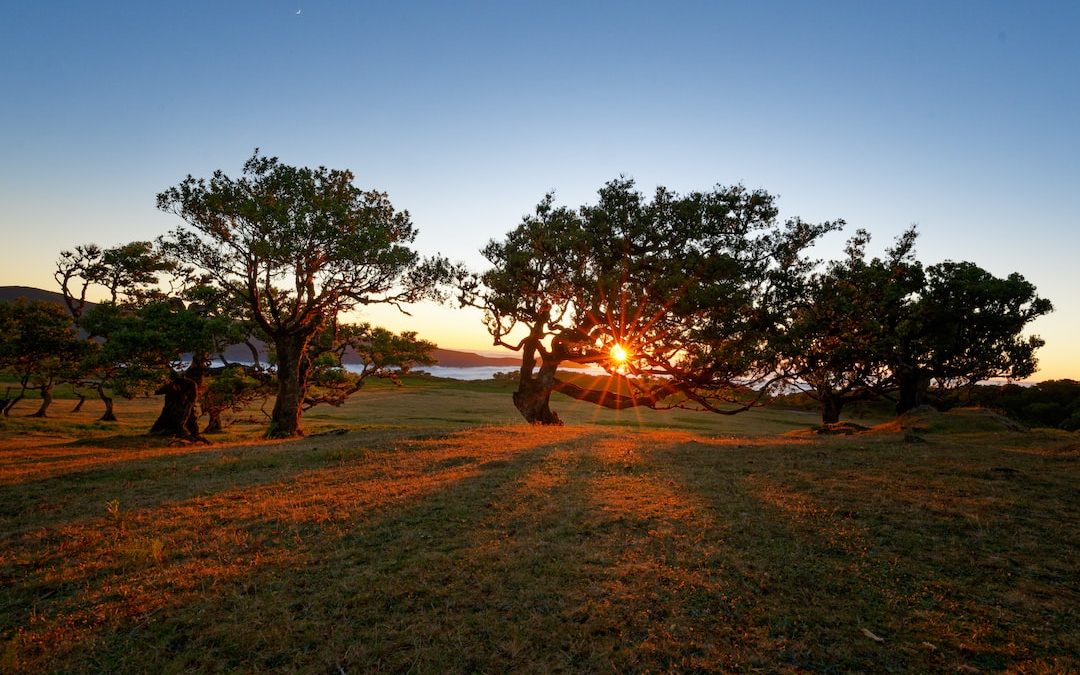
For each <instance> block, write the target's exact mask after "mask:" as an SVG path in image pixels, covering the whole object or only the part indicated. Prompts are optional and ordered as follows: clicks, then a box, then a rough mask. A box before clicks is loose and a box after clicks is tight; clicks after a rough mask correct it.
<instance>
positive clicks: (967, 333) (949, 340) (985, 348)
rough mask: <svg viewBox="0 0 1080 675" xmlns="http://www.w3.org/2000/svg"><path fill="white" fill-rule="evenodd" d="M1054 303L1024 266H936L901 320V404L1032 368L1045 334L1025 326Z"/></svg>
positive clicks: (896, 363) (897, 363) (896, 360)
mask: <svg viewBox="0 0 1080 675" xmlns="http://www.w3.org/2000/svg"><path fill="white" fill-rule="evenodd" d="M1051 311H1053V305H1052V304H1051V302H1050V301H1049V300H1047V299H1045V298H1040V297H1039V296H1038V295H1037V294H1036V291H1035V286H1034V285H1033V284H1031V283H1030V282H1029V281H1027V280H1026V279H1024V277H1023V276H1021V275H1020V274H1016V273H1013V274H1010V275H1009V276H1008V277H1005V278H1000V277H995V276H994V275H993V274H991V273H989V272H987V271H986V270H984V269H982V268H981V267H979V266H978V265H976V264H974V263H971V262H952V261H947V262H944V263H941V264H939V265H932V266H930V267H929V268H927V270H926V284H925V286H924V288H922V289H921V290H920V294H919V296H918V298H917V299H916V300H915V301H914V302H913V303H912V305H911V307H910V310H909V312H908V315H907V317H906V320H905V321H903V322H902V323H901V324H900V326H899V327H898V335H897V345H896V350H895V351H894V353H893V360H892V363H891V364H890V365H891V368H892V370H893V372H894V374H895V376H896V378H897V387H898V390H899V391H898V398H897V406H896V410H897V412H898V413H902V412H906V411H908V410H911V409H912V408H914V407H916V406H918V405H921V404H922V403H923V402H924V401H925V400H926V398H927V394H928V392H929V390H930V389H931V386H932V385H933V386H934V387H935V388H937V389H938V390H948V389H955V388H956V387H961V386H968V385H971V384H974V383H976V382H979V381H984V380H989V379H992V378H1005V379H1010V380H1013V379H1023V378H1025V377H1028V376H1030V375H1032V374H1033V373H1034V372H1035V370H1036V368H1037V365H1038V361H1037V360H1036V358H1035V351H1036V350H1038V348H1039V347H1041V346H1043V344H1045V342H1044V341H1043V340H1042V339H1041V338H1039V337H1038V336H1034V335H1031V336H1024V335H1023V332H1024V330H1025V329H1026V328H1027V326H1028V324H1029V323H1031V322H1032V321H1034V320H1035V319H1037V318H1038V317H1040V316H1043V315H1044V314H1047V313H1049V312H1051Z"/></svg>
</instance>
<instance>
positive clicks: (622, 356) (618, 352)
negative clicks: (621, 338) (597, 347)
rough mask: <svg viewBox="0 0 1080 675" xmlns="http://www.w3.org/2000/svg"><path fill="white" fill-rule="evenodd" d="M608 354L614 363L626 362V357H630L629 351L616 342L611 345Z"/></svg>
mask: <svg viewBox="0 0 1080 675" xmlns="http://www.w3.org/2000/svg"><path fill="white" fill-rule="evenodd" d="M608 354H610V355H611V360H612V361H614V362H615V363H626V361H627V359H629V358H630V352H628V351H626V348H625V347H623V346H622V345H620V344H618V343H616V344H615V345H614V346H612V348H611V351H609V352H608Z"/></svg>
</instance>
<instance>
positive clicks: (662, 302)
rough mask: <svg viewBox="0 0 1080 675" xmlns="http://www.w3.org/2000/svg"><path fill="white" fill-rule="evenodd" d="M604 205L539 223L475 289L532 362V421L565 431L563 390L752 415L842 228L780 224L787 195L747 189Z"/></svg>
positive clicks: (492, 252) (500, 332)
mask: <svg viewBox="0 0 1080 675" xmlns="http://www.w3.org/2000/svg"><path fill="white" fill-rule="evenodd" d="M598 196H599V199H598V201H597V203H596V204H593V205H586V206H582V207H581V208H580V209H576V210H574V209H570V208H567V207H556V206H555V205H554V198H553V196H552V195H548V196H547V197H545V198H544V200H542V201H541V202H540V204H539V205H538V206H537V207H536V210H535V212H534V213H533V214H530V215H528V216H526V217H525V218H524V219H523V220H522V223H521V224H520V225H519V226H518V227H517V228H515V229H514V230H513V231H511V232H510V233H508V234H507V235H506V237H505V239H503V240H501V241H492V242H490V243H489V244H488V245H487V246H486V247H485V248H484V249H483V254H484V256H485V257H486V258H487V259H488V261H489V262H490V263H491V264H492V267H491V268H490V269H489V270H488V271H486V272H484V273H482V274H480V275H477V276H473V277H469V278H467V279H464V280H463V281H462V284H461V286H462V302H463V304H469V305H473V306H476V307H480V308H482V309H483V310H484V312H485V325H486V326H487V329H488V331H489V332H490V333H491V335H492V337H493V340H494V343H495V344H496V345H501V346H504V347H508V348H510V349H513V350H516V351H520V352H522V365H521V371H520V375H521V376H520V380H519V389H518V391H517V392H516V393H515V396H514V401H515V404H516V405H517V407H518V409H519V410H520V411H521V413H522V415H523V416H524V417H525V419H526V420H528V421H530V422H533V423H540V424H559V423H560V419H559V417H558V415H557V414H555V413H554V412H552V411H551V410H550V407H549V405H548V401H549V397H550V393H551V392H552V391H560V392H562V393H565V394H567V395H570V396H573V397H575V398H579V399H582V400H587V401H590V402H592V403H596V404H598V405H603V406H607V407H611V408H626V407H633V406H646V407H651V408H656V407H693V408H702V409H707V410H711V411H714V412H721V413H734V412H739V411H742V410H746V409H748V408H749V407H751V406H752V405H754V404H755V403H756V402H758V401H760V400H761V399H762V396H763V395H764V393H765V392H767V391H768V390H769V388H770V387H771V386H772V385H773V384H774V383H775V382H776V381H777V378H776V350H775V346H774V337H773V335H772V333H773V331H775V330H776V329H777V328H778V327H779V326H781V325H782V316H783V315H784V312H785V310H786V307H787V305H788V304H789V303H790V301H791V300H792V297H791V291H792V290H793V289H794V288H796V286H797V285H796V284H795V283H794V282H793V280H792V279H793V277H794V276H797V275H798V274H801V273H803V272H804V271H805V270H806V269H807V268H808V266H809V265H810V262H809V261H808V260H807V259H806V258H805V257H804V256H803V253H804V251H805V250H806V248H807V247H808V246H809V245H810V244H811V243H813V242H814V241H815V240H816V239H817V238H818V237H820V236H821V235H822V234H823V233H825V232H828V231H830V230H832V229H835V228H837V227H839V226H840V223H839V222H832V223H822V224H817V225H813V224H809V223H806V222H804V221H802V220H800V219H798V218H793V219H789V220H787V221H785V222H783V223H780V222H779V221H778V219H777V216H778V211H777V208H776V206H775V200H774V198H773V197H772V196H771V195H769V194H768V193H766V192H764V191H760V190H758V191H750V190H747V189H745V188H743V187H741V186H733V187H723V186H717V187H716V188H714V189H713V190H711V191H708V192H693V193H689V194H687V195H684V196H683V195H678V194H675V193H673V192H671V191H669V190H667V189H665V188H658V189H657V190H656V192H655V194H654V196H653V198H652V199H648V198H646V197H645V196H644V195H643V194H641V193H640V192H638V191H636V190H635V189H634V182H633V181H632V180H629V179H625V178H621V179H618V180H614V181H611V182H609V183H607V184H606V185H605V186H604V187H603V188H602V189H601V190H600V191H599V195H598ZM563 361H574V362H576V363H581V364H595V365H599V366H602V367H604V368H605V369H607V370H608V372H610V373H611V374H612V376H613V377H614V378H615V379H616V381H617V383H618V384H617V385H616V387H617V388H616V389H609V390H604V391H596V390H594V389H587V388H582V387H579V386H577V385H575V384H573V383H571V382H567V381H564V380H562V379H560V378H559V377H557V376H556V373H557V369H558V367H559V364H560V363H562V362H563Z"/></svg>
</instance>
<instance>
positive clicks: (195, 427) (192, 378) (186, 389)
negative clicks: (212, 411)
mask: <svg viewBox="0 0 1080 675" xmlns="http://www.w3.org/2000/svg"><path fill="white" fill-rule="evenodd" d="M206 363H207V359H206V355H203V354H194V355H192V359H191V365H190V366H188V368H187V370H185V371H184V372H183V373H172V374H171V377H170V379H169V382H167V383H166V384H164V385H162V386H161V387H160V388H159V389H158V390H157V391H155V392H154V393H155V394H164V395H165V402H164V403H163V404H162V406H161V413H160V414H159V415H158V418H157V421H155V422H154V426H152V427H150V435H151V436H174V437H176V438H198V437H199V415H198V413H197V412H196V411H195V403H196V402H197V401H198V400H199V394H200V393H201V392H200V390H201V389H202V382H203V374H204V373H205V372H206Z"/></svg>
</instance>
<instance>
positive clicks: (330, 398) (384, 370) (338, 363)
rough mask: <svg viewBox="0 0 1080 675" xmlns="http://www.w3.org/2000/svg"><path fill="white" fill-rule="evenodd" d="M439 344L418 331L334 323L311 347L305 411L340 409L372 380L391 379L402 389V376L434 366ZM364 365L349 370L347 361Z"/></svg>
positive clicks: (364, 324) (315, 339) (317, 336)
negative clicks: (324, 407) (328, 407)
mask: <svg viewBox="0 0 1080 675" xmlns="http://www.w3.org/2000/svg"><path fill="white" fill-rule="evenodd" d="M433 349H435V344H434V343H432V342H428V341H426V340H421V339H419V338H417V337H416V333H415V332H414V331H405V332H403V333H400V334H395V333H392V332H390V331H388V330H386V329H385V328H379V327H376V326H371V325H370V324H366V323H363V324H340V325H339V324H337V323H336V322H334V323H332V324H331V325H330V326H329V327H328V329H326V330H323V331H320V332H319V334H317V335H316V336H315V338H314V339H313V340H312V341H311V343H310V344H309V345H308V359H309V360H310V361H311V363H312V368H311V374H310V376H309V384H310V386H309V388H308V391H307V393H306V395H305V396H304V403H303V406H304V409H305V410H309V409H311V408H314V407H315V406H317V405H322V404H329V405H333V406H340V405H342V404H343V403H345V401H346V400H347V399H348V398H349V396H352V395H353V394H355V393H356V392H358V391H360V389H361V388H362V387H363V386H364V382H365V381H366V380H367V379H368V378H369V377H378V378H385V379H389V380H390V381H392V382H394V383H395V384H398V385H400V384H401V382H400V381H399V380H398V373H399V372H408V370H409V369H410V368H412V367H414V366H417V365H432V364H433V363H435V359H434V358H433V357H432V356H431V351H432V350H433ZM347 357H350V358H356V359H358V360H359V361H360V363H359V364H358V366H359V367H358V368H349V367H348V366H347V365H346V358H347Z"/></svg>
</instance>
